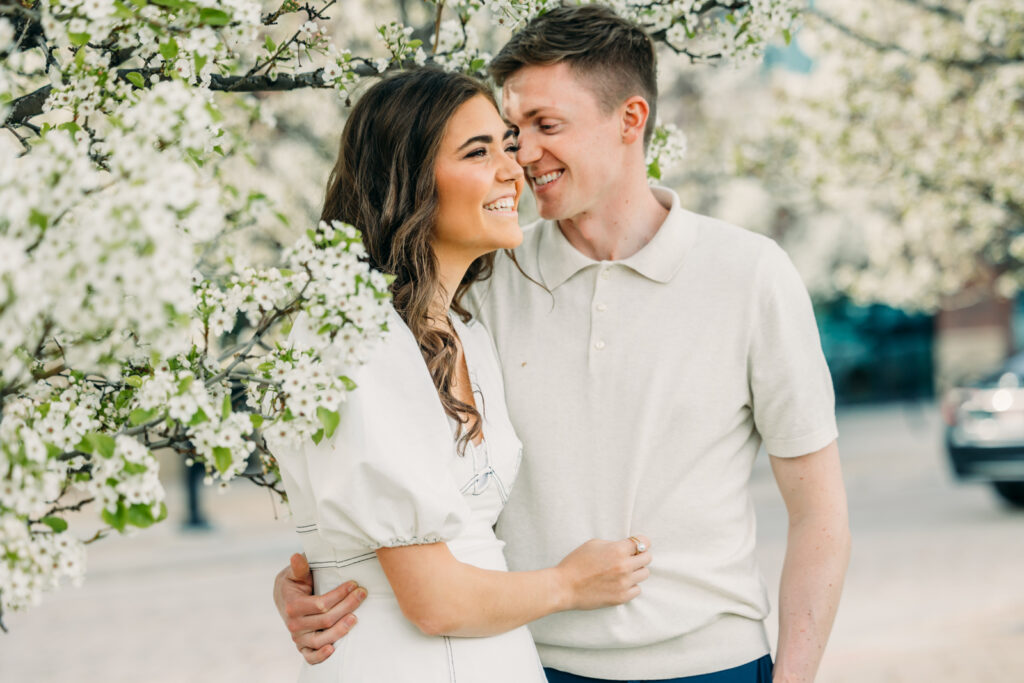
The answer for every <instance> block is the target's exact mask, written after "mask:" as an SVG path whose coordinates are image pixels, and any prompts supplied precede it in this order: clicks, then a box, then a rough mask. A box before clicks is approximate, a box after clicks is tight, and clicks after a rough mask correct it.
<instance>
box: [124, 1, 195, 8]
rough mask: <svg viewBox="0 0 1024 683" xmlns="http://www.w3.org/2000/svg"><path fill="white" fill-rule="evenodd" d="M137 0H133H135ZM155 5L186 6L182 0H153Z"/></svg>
mask: <svg viewBox="0 0 1024 683" xmlns="http://www.w3.org/2000/svg"><path fill="white" fill-rule="evenodd" d="M134 1H135V0H132V2H134ZM153 4H154V5H160V6H161V7H169V8H171V9H181V8H182V7H184V6H185V3H184V2H183V1H182V0H153Z"/></svg>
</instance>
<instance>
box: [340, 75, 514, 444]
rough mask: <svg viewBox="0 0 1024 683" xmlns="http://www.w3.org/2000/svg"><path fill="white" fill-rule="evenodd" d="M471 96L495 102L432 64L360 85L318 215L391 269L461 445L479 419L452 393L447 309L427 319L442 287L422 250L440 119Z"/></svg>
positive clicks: (480, 267) (486, 271)
mask: <svg viewBox="0 0 1024 683" xmlns="http://www.w3.org/2000/svg"><path fill="white" fill-rule="evenodd" d="M477 95H483V96H484V97H486V98H487V99H489V100H490V101H491V102H492V103H494V104H495V108H496V109H497V104H496V103H495V100H494V95H493V94H492V93H491V91H490V89H489V88H488V87H487V86H486V85H485V84H484V83H483V82H481V81H478V80H476V79H474V78H471V77H469V76H465V75H463V74H458V73H450V72H445V71H441V70H439V69H434V68H423V69H415V70H410V71H403V72H399V73H396V74H394V75H390V76H387V77H385V78H384V79H383V80H381V81H380V82H378V83H377V84H375V85H374V86H373V87H371V88H370V89H368V90H367V91H366V93H365V94H363V96H362V97H361V98H360V99H359V101H358V102H357V103H356V105H355V107H353V108H352V113H351V114H350V115H349V118H348V121H347V122H346V123H345V129H344V131H343V132H342V134H341V148H340V150H339V152H338V161H337V163H336V164H335V166H334V170H333V171H331V176H330V180H329V181H328V184H327V194H326V197H325V198H324V208H323V212H322V213H321V216H320V218H321V220H324V221H332V220H338V221H344V222H346V223H350V224H351V225H353V226H355V227H356V228H357V229H358V230H359V231H360V233H361V234H362V239H363V244H364V246H365V247H366V251H367V253H368V256H369V262H370V265H371V266H372V267H374V268H376V269H378V270H381V271H383V272H385V273H388V274H391V275H394V276H395V279H394V282H393V283H392V284H391V294H392V297H393V303H394V306H395V310H397V311H398V314H399V315H400V316H402V319H403V320H404V321H405V323H406V324H407V325H408V326H409V329H411V330H412V333H413V335H414V336H415V337H416V341H417V342H419V345H420V352H421V353H422V354H423V358H424V360H425V361H426V363H427V368H428V369H429V370H430V376H431V377H432V378H433V380H434V386H436V387H437V393H438V395H439V396H440V397H441V404H442V405H443V406H444V410H445V412H446V413H447V414H448V415H450V416H451V417H452V418H454V419H455V420H456V421H458V423H459V434H460V437H459V452H460V453H461V452H464V449H465V445H466V444H467V443H468V442H469V441H471V440H475V439H477V438H478V437H479V436H480V434H481V433H482V431H483V427H482V424H481V420H480V414H479V413H478V412H477V410H476V408H475V407H474V406H472V405H470V404H467V403H464V402H462V401H460V400H458V399H457V398H456V397H455V395H454V394H453V393H452V385H453V383H454V381H455V370H456V361H457V358H458V352H457V345H456V337H455V332H454V330H453V329H452V328H451V325H450V323H449V321H448V319H447V317H446V318H444V319H443V320H440V321H437V320H431V317H430V309H431V306H432V305H434V303H435V302H436V300H437V297H438V295H439V294H440V293H441V292H440V290H441V288H442V285H441V281H440V278H439V275H438V266H437V260H436V259H435V258H434V252H433V249H432V248H431V237H432V235H433V230H434V224H435V221H436V217H437V208H438V192H437V182H436V181H435V176H434V162H435V161H436V159H437V154H438V149H439V148H440V145H441V139H442V137H443V136H444V132H445V128H446V127H447V125H448V121H449V120H450V119H451V117H452V115H453V114H454V113H455V111H456V110H457V109H458V108H459V107H460V106H461V105H462V104H463V103H464V102H466V101H468V100H470V99H472V98H473V97H476V96H477ZM493 264H494V254H493V253H491V254H487V255H486V256H482V257H480V258H479V259H477V260H476V261H474V262H473V264H472V265H471V266H470V267H469V270H467V271H466V275H465V276H464V277H463V278H462V282H461V283H460V284H459V286H458V287H457V288H456V290H455V293H454V296H453V299H452V306H451V307H452V310H453V311H455V312H456V313H457V314H458V315H459V316H461V317H462V319H463V320H464V321H468V320H469V318H470V315H469V313H468V311H466V309H465V308H463V306H462V305H461V298H462V295H463V294H464V293H465V291H466V289H468V288H469V286H470V285H471V284H472V283H473V282H475V281H477V280H482V279H486V278H487V277H489V276H490V274H491V270H492V267H493ZM466 424H469V425H471V426H470V428H469V429H468V430H466V429H464V426H465V425H466Z"/></svg>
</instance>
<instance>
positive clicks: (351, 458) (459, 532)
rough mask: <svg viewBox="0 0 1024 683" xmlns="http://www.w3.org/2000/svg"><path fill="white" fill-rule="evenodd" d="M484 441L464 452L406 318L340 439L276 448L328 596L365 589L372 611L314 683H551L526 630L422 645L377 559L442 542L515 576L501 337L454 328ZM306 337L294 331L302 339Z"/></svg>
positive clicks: (513, 461) (344, 420) (346, 409)
mask: <svg viewBox="0 0 1024 683" xmlns="http://www.w3.org/2000/svg"><path fill="white" fill-rule="evenodd" d="M454 324H455V328H456V331H457V332H458V334H459V337H460V339H461V341H462V345H463V349H464V351H465V356H466V363H467V366H468V368H469V375H470V380H471V383H472V385H473V388H474V393H475V397H476V404H477V408H478V409H479V411H480V413H481V415H482V418H483V433H484V439H485V441H484V442H483V443H481V444H480V445H479V446H474V445H472V444H470V445H469V446H468V447H467V449H466V453H465V455H464V456H459V455H458V454H457V452H456V450H455V442H454V439H453V435H454V433H453V427H454V422H453V421H451V420H449V419H448V417H447V415H446V413H445V412H444V409H443V408H442V406H441V402H440V399H439V398H438V396H437V391H436V389H435V388H434V384H433V382H432V381H431V379H430V375H429V372H428V370H427V367H426V364H425V363H424V361H423V357H422V355H421V354H420V351H419V346H418V345H417V343H416V340H415V338H414V337H413V335H412V332H411V331H410V330H409V328H408V327H407V326H406V325H405V323H404V322H403V321H402V319H401V318H400V317H399V316H398V314H397V313H395V312H394V311H392V314H391V317H390V319H389V321H388V328H389V330H390V331H389V333H388V335H387V337H386V339H385V340H384V341H383V342H381V343H380V345H379V346H378V347H377V348H376V349H375V350H374V352H373V356H372V358H371V359H370V360H369V361H368V362H367V363H366V364H365V365H363V366H360V367H359V368H358V369H357V370H356V371H355V372H354V373H353V374H352V378H353V379H354V380H355V382H356V384H357V388H356V389H355V390H354V391H352V392H349V393H348V395H347V399H346V402H345V403H344V404H343V405H342V406H341V409H340V413H341V422H340V424H339V426H338V428H337V430H336V432H335V434H334V436H333V437H332V438H331V439H330V440H327V439H325V440H324V441H321V442H320V444H319V445H314V444H313V442H312V441H307V442H305V443H303V445H302V446H301V447H300V448H298V449H296V448H287V447H284V446H280V445H276V446H275V445H274V444H271V448H272V449H273V450H274V455H275V457H276V458H277V461H278V463H279V465H280V468H281V475H282V478H283V480H284V485H285V489H286V490H287V492H288V499H289V502H290V506H291V509H292V514H293V516H294V520H295V527H296V531H298V533H299V534H300V536H301V539H302V545H303V548H304V550H305V553H306V558H307V559H308V561H309V564H310V567H311V568H312V570H313V583H314V588H315V592H316V593H317V594H318V595H320V594H323V593H326V592H327V591H329V590H331V589H332V588H335V587H336V586H338V585H340V584H342V583H344V582H345V581H357V582H358V583H359V585H361V586H365V587H366V589H367V591H368V597H367V599H366V600H365V601H364V602H363V604H362V605H361V606H360V607H359V609H358V610H357V612H356V615H357V617H358V623H357V625H356V626H355V628H353V629H352V631H351V632H350V633H349V634H348V635H347V636H345V637H344V638H342V639H341V640H339V641H338V642H336V643H335V645H334V647H335V652H334V654H333V655H332V656H331V657H330V658H329V659H328V660H327V661H326V662H323V663H321V664H317V665H314V666H310V665H308V664H305V663H303V665H302V670H301V673H300V676H299V680H300V681H302V682H303V683H313V682H321V681H323V682H328V681H329V682H331V683H335V682H338V681H341V682H344V683H377V682H379V683H403V682H405V681H409V682H410V683H413V682H415V683H543V681H545V678H544V672H543V669H542V667H541V664H540V660H539V659H538V657H537V651H536V649H535V647H534V645H533V640H532V638H531V637H530V633H529V631H528V630H527V628H526V627H525V626H524V627H520V628H517V629H515V630H513V631H509V632H507V633H504V634H501V635H498V636H492V637H487V638H457V637H443V636H427V635H424V634H423V633H422V632H421V631H420V630H419V629H418V628H417V627H416V626H414V625H413V624H412V623H411V622H409V621H408V620H407V619H406V618H405V617H404V615H403V614H402V611H401V609H400V608H399V605H398V601H397V599H396V598H395V595H394V593H393V592H392V590H391V586H390V585H389V584H388V580H387V578H386V577H385V575H384V572H383V570H382V569H381V566H380V563H379V562H378V560H377V556H376V553H375V552H374V550H375V549H376V548H381V547H394V546H402V545H409V544H416V543H434V542H438V541H445V542H447V543H448V547H449V548H450V549H451V552H452V554H453V555H454V556H455V557H456V558H457V559H459V560H460V561H462V562H465V563H467V564H472V565H475V566H478V567H482V568H486V569H492V570H507V566H506V564H505V557H504V555H503V554H502V549H503V547H504V543H503V542H502V541H499V540H498V539H497V538H496V537H495V535H494V530H493V526H494V523H495V521H496V520H497V517H498V513H499V512H500V511H501V508H502V506H503V505H504V504H505V501H506V500H507V499H508V492H509V489H510V487H511V486H512V482H513V480H514V479H515V476H516V472H517V471H518V469H519V460H520V458H521V455H522V446H521V444H520V442H519V439H518V438H517V437H516V434H515V431H514V430H513V428H512V424H511V423H510V422H509V419H508V410H507V408H506V406H505V395H504V389H503V386H502V378H501V369H500V366H499V364H498V359H497V354H496V352H495V350H494V346H493V344H492V342H491V339H490V336H489V335H488V334H487V331H486V330H485V329H484V328H483V326H482V325H479V324H476V323H475V322H472V323H470V324H469V325H464V324H463V323H462V322H461V321H460V320H458V319H455V320H454ZM298 327H299V326H298V325H296V328H298Z"/></svg>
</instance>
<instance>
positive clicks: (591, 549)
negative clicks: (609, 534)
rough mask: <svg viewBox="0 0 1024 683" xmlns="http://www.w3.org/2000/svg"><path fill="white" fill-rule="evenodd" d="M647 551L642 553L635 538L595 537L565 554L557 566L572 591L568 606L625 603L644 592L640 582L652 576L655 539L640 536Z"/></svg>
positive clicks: (570, 607)
mask: <svg viewBox="0 0 1024 683" xmlns="http://www.w3.org/2000/svg"><path fill="white" fill-rule="evenodd" d="M636 539H637V540H638V541H639V542H640V543H641V544H643V546H644V548H645V550H644V552H642V553H638V552H637V549H638V547H639V545H638V543H637V542H636V541H634V540H633V539H632V538H627V539H625V540H622V541H601V540H598V539H591V540H589V541H587V542H586V543H584V544H583V545H581V546H580V547H578V548H576V550H573V551H572V552H571V553H569V554H568V555H566V556H565V559H564V560H562V561H561V562H559V563H558V567H557V568H556V569H557V570H558V572H559V574H560V575H561V577H562V580H563V581H564V583H565V585H566V588H567V590H568V595H569V598H568V602H569V606H568V607H567V609H597V608H598V607H608V606H611V605H621V604H622V603H624V602H629V601H630V600H632V599H633V598H635V597H636V596H638V595H640V586H639V584H640V582H641V581H644V580H645V579H647V577H648V576H650V575H651V572H650V570H648V569H647V565H648V564H650V563H651V550H650V548H651V541H650V539H649V538H647V537H646V536H636Z"/></svg>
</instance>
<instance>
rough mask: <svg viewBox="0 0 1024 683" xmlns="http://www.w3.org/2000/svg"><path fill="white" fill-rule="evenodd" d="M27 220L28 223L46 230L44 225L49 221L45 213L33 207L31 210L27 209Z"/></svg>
mask: <svg viewBox="0 0 1024 683" xmlns="http://www.w3.org/2000/svg"><path fill="white" fill-rule="evenodd" d="M28 222H29V225H34V226H36V227H37V228H39V229H40V230H46V226H47V224H48V223H49V222H50V217H49V216H48V215H46V214H45V213H43V212H41V211H39V210H37V209H34V208H33V209H32V210H31V211H29V214H28Z"/></svg>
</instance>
